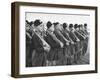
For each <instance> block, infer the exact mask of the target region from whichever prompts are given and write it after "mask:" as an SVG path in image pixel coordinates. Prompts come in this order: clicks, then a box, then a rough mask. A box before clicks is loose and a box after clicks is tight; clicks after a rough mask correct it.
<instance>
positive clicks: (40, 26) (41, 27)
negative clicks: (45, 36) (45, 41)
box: [37, 24, 43, 32]
mask: <svg viewBox="0 0 100 80" xmlns="http://www.w3.org/2000/svg"><path fill="white" fill-rule="evenodd" d="M37 29H38V30H39V31H40V32H42V31H43V24H40V25H39V26H37Z"/></svg>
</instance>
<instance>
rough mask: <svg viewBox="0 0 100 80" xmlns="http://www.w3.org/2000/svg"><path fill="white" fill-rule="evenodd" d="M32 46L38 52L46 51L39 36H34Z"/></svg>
mask: <svg viewBox="0 0 100 80" xmlns="http://www.w3.org/2000/svg"><path fill="white" fill-rule="evenodd" d="M41 43H42V42H41ZM32 46H33V48H34V49H35V50H36V51H38V52H43V51H44V48H43V45H42V44H40V42H39V38H37V37H36V36H33V38H32Z"/></svg>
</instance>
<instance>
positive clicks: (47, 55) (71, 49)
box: [25, 12, 90, 67]
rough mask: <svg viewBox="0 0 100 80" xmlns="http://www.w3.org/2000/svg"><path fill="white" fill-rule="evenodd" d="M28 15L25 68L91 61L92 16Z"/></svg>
mask: <svg viewBox="0 0 100 80" xmlns="http://www.w3.org/2000/svg"><path fill="white" fill-rule="evenodd" d="M25 14H26V16H25V17H26V20H25V28H26V67H39V66H61V65H66V66H67V65H85V64H89V63H90V61H89V60H90V59H89V57H90V56H89V55H90V47H89V45H90V44H89V39H90V31H89V30H90V24H89V23H90V22H89V19H90V16H89V15H85V14H67V13H66V14H60V13H57V14H56V13H54V14H53V13H52V14H50V13H34V12H26V13H25ZM73 18H74V19H73Z"/></svg>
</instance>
